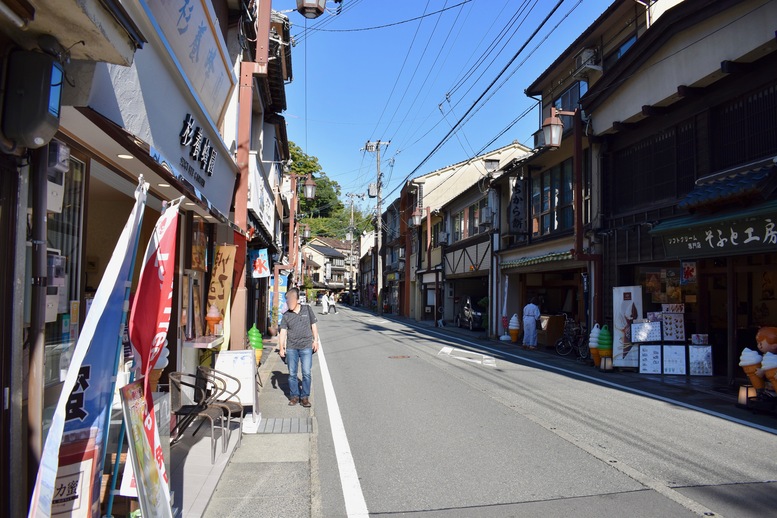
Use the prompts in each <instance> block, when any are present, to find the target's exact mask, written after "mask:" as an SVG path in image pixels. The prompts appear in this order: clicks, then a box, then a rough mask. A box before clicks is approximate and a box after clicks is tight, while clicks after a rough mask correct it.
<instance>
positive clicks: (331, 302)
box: [329, 292, 337, 314]
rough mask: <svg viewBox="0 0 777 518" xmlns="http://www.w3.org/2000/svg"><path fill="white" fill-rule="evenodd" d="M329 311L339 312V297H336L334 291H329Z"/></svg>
mask: <svg viewBox="0 0 777 518" xmlns="http://www.w3.org/2000/svg"><path fill="white" fill-rule="evenodd" d="M329 311H333V312H334V313H335V314H337V299H335V294H334V293H331V292H330V293H329Z"/></svg>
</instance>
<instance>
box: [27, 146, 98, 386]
mask: <svg viewBox="0 0 777 518" xmlns="http://www.w3.org/2000/svg"><path fill="white" fill-rule="evenodd" d="M85 173H86V165H85V163H84V162H83V161H81V160H77V159H75V158H71V160H70V170H69V171H68V172H67V173H66V174H65V177H64V179H63V182H62V184H63V189H62V207H61V211H54V212H50V213H49V215H48V230H47V247H48V283H49V288H48V294H47V303H48V302H51V305H50V306H49V307H52V308H56V311H52V312H51V313H48V312H47V315H46V322H47V323H46V356H45V379H44V380H45V383H46V385H52V384H57V383H60V382H62V381H64V372H65V371H66V370H67V367H68V365H69V364H70V357H71V355H72V352H73V348H74V345H75V342H76V340H77V339H78V330H79V319H80V314H81V313H82V312H85V311H86V308H85V307H84V306H83V305H82V304H81V286H80V284H81V273H82V271H81V244H82V243H83V235H82V234H83V227H84V225H83V210H82V207H83V199H84V176H85ZM28 250H31V247H28ZM92 267H95V265H91V266H90V265H87V269H86V271H87V272H88V271H89V269H90V268H92ZM47 305H48V304H47Z"/></svg>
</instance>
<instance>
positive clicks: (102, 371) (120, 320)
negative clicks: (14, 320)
mask: <svg viewBox="0 0 777 518" xmlns="http://www.w3.org/2000/svg"><path fill="white" fill-rule="evenodd" d="M147 192H148V184H147V183H146V182H144V181H143V180H141V183H140V185H139V186H138V188H137V189H136V190H135V206H134V207H133V209H132V212H131V213H130V216H129V219H128V220H127V223H126V224H125V226H124V230H123V231H122V233H121V235H120V236H119V240H118V242H117V243H116V247H115V248H114V250H113V254H112V255H111V259H110V261H109V262H108V266H107V268H106V270H105V274H104V275H103V278H102V281H100V285H99V286H98V287H97V292H96V293H95V296H94V299H93V302H92V306H91V310H90V311H89V312H88V314H87V316H86V320H85V322H84V327H83V329H82V331H81V335H80V336H79V338H78V342H77V343H76V346H75V349H74V351H73V358H72V360H71V362H70V366H69V367H68V370H67V373H66V375H65V381H64V385H63V387H65V389H63V390H62V392H61V394H60V396H59V401H58V402H57V407H56V411H55V412H54V418H53V419H52V422H51V427H50V428H49V433H48V435H47V436H46V443H45V445H44V447H43V453H42V455H41V462H40V467H39V469H38V474H37V478H36V481H35V487H34V490H33V495H32V499H31V501H30V510H29V513H28V516H30V517H33V516H34V517H51V516H68V517H96V516H99V511H100V501H99V497H100V481H101V479H102V472H103V459H104V457H105V450H104V448H105V443H106V438H107V429H108V421H109V419H110V410H111V403H112V401H113V387H114V380H115V377H116V370H117V367H118V359H119V354H120V353H121V335H122V329H123V327H124V326H123V325H124V322H125V318H124V317H125V315H126V309H125V308H126V304H127V300H128V296H129V290H128V288H127V286H128V285H129V283H130V282H131V280H132V270H133V266H134V262H135V255H136V254H137V247H138V238H139V236H140V226H141V223H142V220H143V211H144V208H145V205H146V193H147Z"/></svg>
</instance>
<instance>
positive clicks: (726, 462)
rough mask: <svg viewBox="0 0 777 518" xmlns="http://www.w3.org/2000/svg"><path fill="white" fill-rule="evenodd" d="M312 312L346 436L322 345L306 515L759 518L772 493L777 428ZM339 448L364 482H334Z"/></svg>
mask: <svg viewBox="0 0 777 518" xmlns="http://www.w3.org/2000/svg"><path fill="white" fill-rule="evenodd" d="M317 312H319V313H320V308H317ZM319 322H320V329H321V336H322V341H323V344H324V345H323V351H324V355H325V357H324V361H325V363H326V365H327V367H328V371H329V374H330V375H331V380H332V388H333V390H334V393H335V396H336V400H337V402H338V406H339V413H340V414H341V416H342V425H343V429H344V432H345V434H346V435H347V443H346V444H344V443H343V441H342V437H338V436H339V432H338V429H339V423H338V422H336V421H337V420H336V419H335V420H330V417H331V416H330V410H331V397H332V394H331V393H330V392H331V391H330V392H328V391H327V390H325V387H324V383H323V382H322V381H323V378H325V377H326V373H322V364H323V363H324V362H322V361H321V360H322V355H321V354H319V355H317V356H318V358H317V361H315V362H314V370H313V378H314V389H313V397H312V400H313V415H314V417H315V418H316V422H317V430H318V431H317V435H318V436H317V445H318V448H317V452H314V453H313V456H314V460H313V461H312V464H313V465H314V467H315V469H314V476H313V479H312V481H311V484H312V486H313V491H312V494H313V495H314V497H313V514H314V515H315V514H319V513H320V514H321V515H322V516H346V515H349V514H350V515H357V514H358V513H359V512H360V511H363V510H364V509H363V507H360V500H361V498H362V497H363V504H364V505H366V510H367V511H368V512H369V514H370V515H371V516H384V515H385V516H388V515H395V514H403V515H414V514H418V515H424V516H442V515H444V516H540V515H542V516H625V515H628V516H694V515H709V516H711V515H713V514H714V515H715V516H764V515H765V514H764V512H766V513H767V514H768V510H769V509H774V506H775V504H777V497H775V495H774V489H775V488H777V484H775V482H774V481H775V480H777V466H775V463H774V459H773V455H772V452H773V451H774V448H775V444H777V441H776V440H775V435H774V434H777V429H769V428H768V427H764V426H762V428H763V429H762V430H759V429H754V428H751V427H748V426H744V425H742V424H739V423H736V422H731V421H729V420H725V419H723V418H721V417H716V416H713V415H707V414H704V413H702V412H699V411H696V410H693V409H689V408H685V407H682V406H678V405H675V404H672V403H671V402H668V401H660V400H656V399H652V398H649V397H645V396H642V395H635V394H633V393H629V392H627V391H626V390H620V389H618V388H617V385H616V384H615V383H610V386H603V385H600V384H597V383H595V382H593V381H592V380H591V379H584V378H580V379H576V378H575V377H573V376H570V375H569V374H566V373H558V372H554V370H553V369H552V368H546V367H543V361H542V356H543V354H542V353H530V352H524V351H522V350H520V349H518V348H515V347H512V348H508V347H504V346H499V345H497V344H496V343H495V342H491V341H488V342H485V341H484V342H482V343H479V342H478V341H476V340H467V339H465V338H460V339H459V338H455V337H453V338H452V337H450V336H449V335H448V334H443V333H440V332H438V331H436V330H434V329H431V328H419V327H416V326H415V325H408V324H405V323H400V322H397V321H392V320H390V319H388V318H378V317H376V316H374V315H372V314H370V313H366V312H362V311H355V310H351V309H349V308H343V309H341V310H340V313H339V314H336V315H326V316H324V315H319ZM322 374H323V376H322ZM624 388H625V387H624ZM766 422H767V423H769V422H770V421H766ZM333 423H334V428H335V432H334V435H333ZM775 424H777V423H775ZM349 454H350V455H351V456H352V458H353V463H352V464H351V465H350V468H352V469H354V470H355V472H356V474H357V475H358V482H359V483H358V484H355V483H351V482H348V483H347V484H346V486H347V487H345V488H344V487H343V484H342V483H341V477H343V476H344V473H343V469H345V471H346V472H348V469H349V462H348V460H349V458H350V457H349ZM316 475H317V476H316ZM345 477H346V479H347V480H348V475H347V474H346V475H345ZM350 480H356V479H355V478H354V479H350ZM316 495H318V496H316ZM319 499H320V501H319ZM708 513H709V514H708Z"/></svg>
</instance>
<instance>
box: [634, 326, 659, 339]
mask: <svg viewBox="0 0 777 518" xmlns="http://www.w3.org/2000/svg"><path fill="white" fill-rule="evenodd" d="M631 341H632V342H635V343H641V342H660V341H661V322H640V323H638V324H631Z"/></svg>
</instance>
